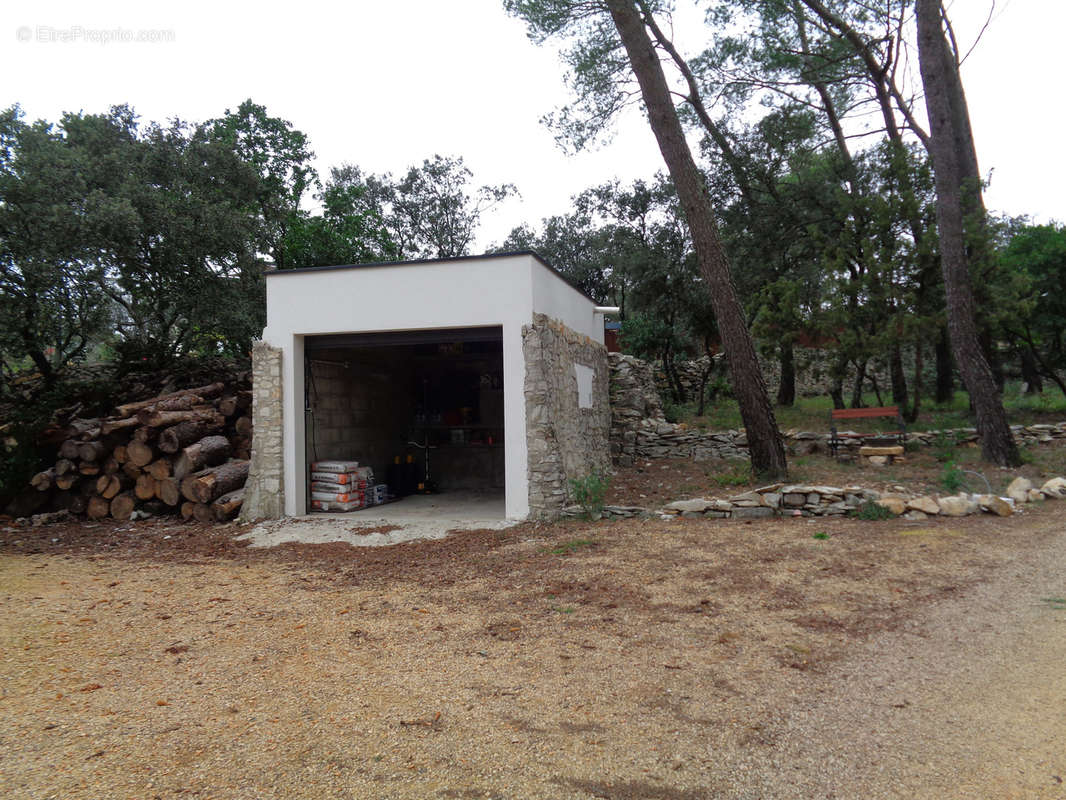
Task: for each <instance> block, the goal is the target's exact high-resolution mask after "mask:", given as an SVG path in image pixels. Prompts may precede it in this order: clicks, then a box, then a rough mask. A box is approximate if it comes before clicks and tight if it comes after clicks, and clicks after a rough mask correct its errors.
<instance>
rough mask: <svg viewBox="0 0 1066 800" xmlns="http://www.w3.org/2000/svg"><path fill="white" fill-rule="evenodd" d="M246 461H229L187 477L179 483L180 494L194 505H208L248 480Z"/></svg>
mask: <svg viewBox="0 0 1066 800" xmlns="http://www.w3.org/2000/svg"><path fill="white" fill-rule="evenodd" d="M248 463H249V462H247V461H229V462H227V463H225V464H220V465H219V466H217V467H212V468H211V469H205V470H203V471H202V472H197V473H196V474H195V475H189V476H188V477H187V478H185V479H184V480H183V481H182V482H181V493H182V495H183V496H184V497H185V499H187V500H192V501H193V502H194V503H210V502H211V501H212V500H215V499H217V498H219V497H221V496H222V495H224V494H226V492H232V491H234V490H236V489H239V488H241V487H242V486H244V482H245V481H246V480H248Z"/></svg>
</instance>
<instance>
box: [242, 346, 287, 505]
mask: <svg viewBox="0 0 1066 800" xmlns="http://www.w3.org/2000/svg"><path fill="white" fill-rule="evenodd" d="M252 425H253V432H252V463H251V465H250V466H249V469H248V481H247V483H245V485H244V504H243V505H242V506H241V521H242V522H250V521H252V520H256V519H280V518H281V516H282V514H283V513H284V509H285V494H284V493H285V483H284V481H283V480H282V478H283V475H284V469H285V467H284V464H285V459H284V454H283V453H282V397H281V349H280V348H278V347H271V346H270V345H268V344H267V343H266V342H256V343H255V344H254V345H253V346H252Z"/></svg>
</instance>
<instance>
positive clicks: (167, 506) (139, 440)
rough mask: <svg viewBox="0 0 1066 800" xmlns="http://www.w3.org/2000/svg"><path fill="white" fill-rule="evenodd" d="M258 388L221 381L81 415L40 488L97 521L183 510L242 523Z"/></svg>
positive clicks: (37, 480)
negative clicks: (106, 413)
mask: <svg viewBox="0 0 1066 800" xmlns="http://www.w3.org/2000/svg"><path fill="white" fill-rule="evenodd" d="M251 405H252V393H251V391H250V390H248V389H241V388H236V387H234V386H227V384H224V383H212V384H209V385H207V386H198V387H196V388H193V389H183V390H181V391H176V392H170V393H169V394H164V395H161V396H159V397H154V398H152V399H150V400H139V401H136V402H131V403H125V404H123V405H120V406H118V407H116V408H115V409H114V410H113V411H114V413H113V414H112V415H111V416H108V417H100V418H96V419H72V420H70V421H69V422H68V423H67V424H66V426H65V428H64V430H63V434H64V437H65V438H63V440H62V443H61V444H60V445H59V448H58V459H57V461H56V463H55V465H54V466H51V467H49V468H48V469H46V470H44V471H43V472H39V473H37V474H36V475H35V476H34V477H33V480H32V481H31V485H32V486H33V488H34V489H36V490H37V491H39V492H51V493H52V497H51V502H50V503H49V505H51V506H52V507H53V508H56V509H67V510H68V511H70V512H72V513H75V514H85V515H87V516H88V517H89V518H91V519H102V518H104V517H113V518H115V519H119V520H128V519H131V518H139V516H141V515H145V516H146V515H156V514H164V513H168V512H169V513H174V514H181V516H182V517H183V518H185V519H195V520H198V521H200V522H210V521H225V520H229V519H233V518H234V517H235V516H236V515H237V513H238V511H240V507H241V503H242V501H243V498H244V483H245V481H246V480H247V478H248V465H249V458H250V455H251V447H252V419H251Z"/></svg>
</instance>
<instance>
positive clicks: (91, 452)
mask: <svg viewBox="0 0 1066 800" xmlns="http://www.w3.org/2000/svg"><path fill="white" fill-rule="evenodd" d="M106 457H107V445H106V444H104V443H103V442H83V443H82V444H80V445H78V458H80V459H81V460H82V461H102V460H103V459H104V458H106Z"/></svg>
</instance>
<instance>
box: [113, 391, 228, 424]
mask: <svg viewBox="0 0 1066 800" xmlns="http://www.w3.org/2000/svg"><path fill="white" fill-rule="evenodd" d="M225 388H226V387H225V384H222V383H212V384H210V385H208V386H199V387H197V388H195V389H182V390H181V391H180V392H171V393H170V394H165V395H163V396H162V397H153V398H152V399H151V400H138V401H137V402H136V403H126V404H125V405H121V406H118V407H117V408H116V409H115V414H116V416H119V417H128V416H130V414H133V413H135V412H136V411H139V410H140V409H142V408H148V407H150V406H154V405H157V404H159V403H162V402H163V401H166V400H171V399H173V398H175V397H182V396H184V395H190V394H191V395H197V396H199V397H200V398H201V399H203V398H207V397H217V396H218V395H220V394H222V390H223V389H225Z"/></svg>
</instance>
